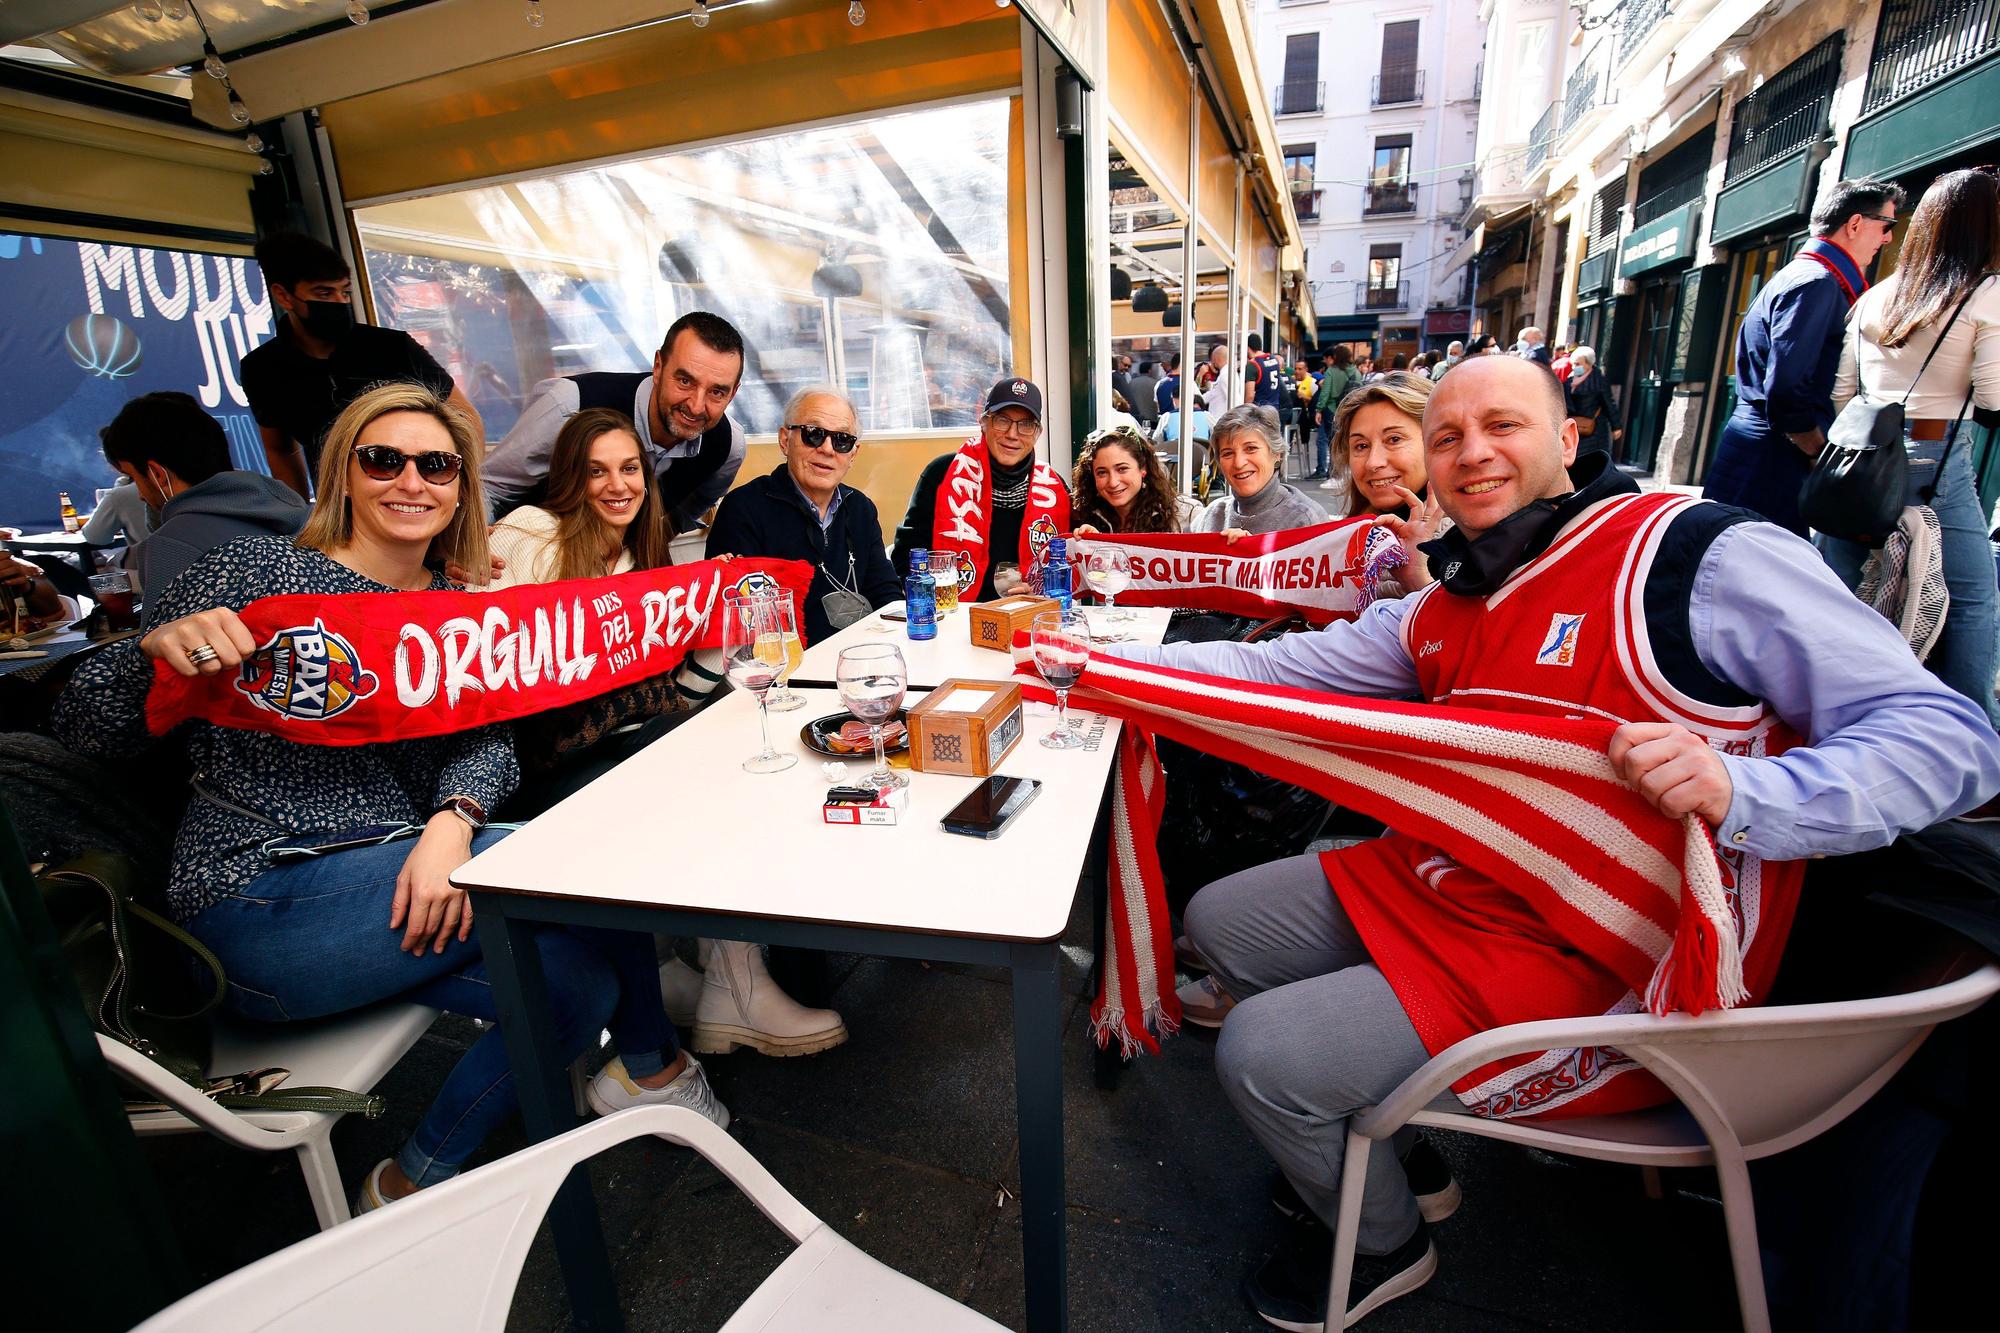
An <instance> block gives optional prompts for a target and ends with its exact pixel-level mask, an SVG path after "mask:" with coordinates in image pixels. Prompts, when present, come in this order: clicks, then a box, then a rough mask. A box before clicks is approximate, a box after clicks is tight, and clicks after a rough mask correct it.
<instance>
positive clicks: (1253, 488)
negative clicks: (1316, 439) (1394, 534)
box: [1192, 403, 1327, 542]
mask: <svg viewBox="0 0 2000 1333" xmlns="http://www.w3.org/2000/svg"><path fill="white" fill-rule="evenodd" d="M1208 449H1209V457H1210V459H1211V460H1212V462H1213V464H1214V467H1215V470H1216V472H1217V473H1218V474H1219V475H1220V476H1221V478H1222V480H1223V483H1224V484H1225V485H1226V486H1227V487H1228V488H1229V489H1228V490H1227V491H1226V492H1225V493H1223V494H1222V495H1220V496H1217V497H1216V498H1215V499H1214V500H1211V501H1210V502H1209V505H1208V508H1206V509H1204V510H1202V511H1201V514H1200V515H1199V516H1198V517H1197V518H1196V519H1195V522H1194V527H1193V529H1192V531H1195V532H1220V533H1222V534H1223V535H1225V536H1227V537H1228V538H1229V540H1230V541H1232V542H1233V541H1235V540H1236V539H1237V538H1238V537H1247V536H1249V535H1251V534H1252V533H1264V532H1283V531H1285V530H1286V529H1288V528H1307V527H1311V526H1313V525H1314V524H1316V523H1324V522H1326V518H1327V515H1326V511H1325V510H1324V509H1321V508H1320V507H1319V505H1318V504H1317V503H1315V502H1314V501H1313V500H1312V499H1310V498H1309V497H1308V496H1307V495H1306V493H1305V492H1304V491H1301V490H1299V489H1298V488H1297V487H1296V486H1288V485H1286V484H1285V482H1284V480H1283V479H1282V478H1281V477H1280V476H1279V475H1278V470H1279V469H1280V468H1281V467H1283V466H1284V462H1285V436H1284V431H1283V428H1282V427H1281V426H1280V425H1279V422H1278V414H1277V413H1276V412H1275V411H1273V410H1272V409H1271V408H1268V407H1258V406H1256V405H1254V404H1251V403H1245V404H1244V405H1242V406H1241V407H1232V408H1230V409H1229V410H1228V411H1227V412H1224V413H1223V414H1222V415H1221V416H1220V417H1218V418H1217V419H1216V422H1215V425H1214V427H1213V428H1211V430H1210V431H1209V438H1208Z"/></svg>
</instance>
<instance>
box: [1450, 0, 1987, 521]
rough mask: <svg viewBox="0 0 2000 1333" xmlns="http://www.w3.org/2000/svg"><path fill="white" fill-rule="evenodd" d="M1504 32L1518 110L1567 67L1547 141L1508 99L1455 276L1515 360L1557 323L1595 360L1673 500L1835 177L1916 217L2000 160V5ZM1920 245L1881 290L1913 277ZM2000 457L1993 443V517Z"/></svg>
mask: <svg viewBox="0 0 2000 1333" xmlns="http://www.w3.org/2000/svg"><path fill="white" fill-rule="evenodd" d="M1484 13H1485V18H1486V21H1487V31H1486V43H1487V49H1488V63H1489V67H1490V68H1493V69H1495V70H1496V71H1497V70H1498V68H1499V64H1500V60H1501V58H1502V57H1500V56H1496V55H1495V54H1494V53H1495V52H1502V53H1509V57H1508V58H1511V59H1513V60H1514V61H1515V65H1514V66H1513V67H1512V73H1511V74H1510V75H1509V77H1510V80H1511V82H1510V84H1509V86H1510V88H1511V89H1512V95H1514V96H1516V97H1526V96H1528V95H1529V94H1528V93H1527V92H1524V91H1522V89H1523V88H1530V89H1532V88H1533V87H1535V86H1537V85H1535V84H1534V81H1533V78H1532V77H1526V76H1532V74H1533V73H1534V71H1533V70H1532V69H1528V68H1524V63H1531V62H1532V59H1533V58H1534V57H1535V56H1538V55H1539V54H1540V53H1541V52H1543V51H1544V50H1549V51H1551V52H1552V54H1553V57H1554V58H1553V60H1551V61H1550V62H1549V64H1548V65H1547V66H1546V68H1545V70H1544V73H1545V75H1547V76H1549V77H1547V78H1546V81H1545V82H1544V83H1543V84H1541V85H1539V86H1541V87H1544V88H1546V90H1547V91H1546V101H1545V103H1544V104H1543V105H1542V107H1541V110H1540V111H1539V113H1538V115H1537V117H1536V119H1535V121H1534V122H1533V124H1532V125H1531V127H1530V128H1529V130H1528V132H1527V135H1526V138H1525V139H1524V140H1523V139H1516V138H1514V137H1513V136H1514V135H1516V134H1518V133H1519V122H1520V120H1522V119H1523V118H1524V115H1525V113H1524V112H1518V113H1517V114H1514V115H1502V114H1500V113H1499V110H1498V108H1497V107H1496V106H1495V105H1494V103H1493V100H1492V99H1489V101H1488V106H1487V108H1486V111H1485V114H1483V115H1482V119H1481V124H1480V130H1481V135H1480V143H1479V158H1480V161H1481V163H1482V170H1481V174H1480V177H1479V183H1478V185H1477V188H1476V189H1475V194H1474V200H1473V208H1472V211H1471V212H1470V213H1469V214H1468V216H1467V218H1466V221H1467V223H1468V228H1469V230H1468V234H1467V236H1466V239H1465V240H1464V242H1462V243H1461V246H1460V248H1459V250H1458V252H1456V253H1455V254H1454V255H1453V256H1452V257H1451V259H1450V260H1448V261H1447V265H1448V266H1449V267H1451V268H1452V269H1453V270H1454V271H1457V270H1459V269H1470V268H1472V267H1473V266H1475V265H1481V266H1482V267H1483V269H1484V271H1482V272H1481V273H1480V274H1479V275H1478V277H1477V278H1476V279H1475V283H1476V286H1475V292H1476V306H1477V309H1476V312H1475V316H1474V318H1475V320H1476V321H1478V322H1479V324H1480V325H1481V326H1482V327H1483V328H1484V330H1485V331H1488V332H1493V333H1496V334H1497V335H1498V336H1500V337H1501V339H1502V340H1503V341H1505V340H1507V339H1509V338H1511V337H1512V336H1513V334H1514V332H1515V330H1516V329H1517V328H1518V326H1519V325H1520V324H1522V323H1538V324H1541V325H1542V326H1543V327H1545V328H1547V329H1548V330H1549V331H1550V337H1551V339H1553V340H1556V341H1566V342H1571V343H1584V344H1589V345H1591V346H1594V347H1596V348H1597V349H1598V352H1599V356H1600V363H1601V364H1602V366H1603V367H1604V369H1605V371H1606V373H1607V374H1608V375H1609V377H1610V379H1611V382H1612V385H1613V388H1614V391H1615V394H1616V397H1617V399H1618V414H1617V415H1618V427H1619V432H1620V434H1619V436H1618V438H1617V440H1616V441H1615V444H1614V449H1613V452H1614V456H1615V457H1616V459H1617V461H1618V462H1619V463H1620V464H1621V465H1623V466H1626V467H1628V468H1631V469H1634V470H1637V471H1642V472H1647V473H1651V474H1653V475H1654V476H1655V477H1657V478H1658V479H1660V480H1661V481H1664V482H1670V483H1677V484H1693V485H1699V484H1700V483H1701V482H1702V481H1703V479H1704V478H1705V476H1706V473H1707V469H1708V463H1709V459H1710V458H1711V456H1712V454H1713V451H1714V444H1715V441H1716V438H1717V436H1718V435H1719V433H1720V431H1721V429H1722V424H1723V422H1724V421H1725V420H1726V419H1727V418H1728V415H1729V413H1730V411H1731V410H1732V409H1733V407H1734V405H1735V380H1734V369H1735V366H1734V360H1735V357H1734V344H1735V339H1736V332H1737V330H1738V328H1739V327H1740V325H1741V323H1742V320H1743V316H1744V314H1745V312H1746V311H1747V310H1748V309H1749V307H1750V305H1751V303H1752V302H1753V301H1754V300H1755V299H1756V296H1757V293H1758V291H1759V290H1761V288H1762V286H1763V284H1764V282H1765V281H1766V280H1767V279H1768V278H1769V277H1770V275H1771V274H1772V273H1773V272H1774V271H1776V269H1777V268H1778V267H1780V266H1781V265H1783V264H1784V263H1786V262H1787V261H1788V260H1789V259H1790V258H1791V257H1792V255H1793V254H1795V253H1796V252H1797V250H1798V247H1799V245H1800V244H1802V243H1803V241H1804V240H1805V238H1806V235H1807V234H1808V225H1809V222H1808V220H1809V218H1810V216H1811V213H1812V209H1813V206H1814V204H1815V202H1816V201H1817V200H1819V199H1821V198H1823V197H1824V196H1825V194H1826V193H1827V192H1828V191H1829V190H1831V188H1832V187H1833V185H1834V183H1835V182H1836V181H1838V180H1840V179H1841V178H1842V177H1856V176H1864V175H1872V176H1877V177H1882V178H1886V179H1893V180H1896V181H1898V182H1899V183H1901V184H1902V185H1903V186H1904V187H1905V188H1906V189H1907V190H1908V191H1909V192H1910V196H1911V200H1912V203H1914V201H1915V199H1916V198H1917V197H1918V196H1919V195H1921V194H1922V192H1923V190H1924V188H1925V187H1926V186H1928V185H1929V183H1930V182H1931V181H1932V180H1933V179H1935V178H1936V176H1937V175H1938V174H1940V173H1941V172H1944V171H1948V170H1952V169H1956V168H1960V167H1965V166H1972V165H1979V164H1984V163H1991V162H1993V161H1995V160H1996V159H1995V153H1996V152H2000V0H1810V2H1809V3H1798V2H1797V0H1793V2H1791V3H1786V2H1785V0H1616V2H1615V3H1614V2H1613V0H1593V3H1591V4H1590V5H1589V6H1588V7H1587V8H1581V9H1565V8H1559V7H1558V6H1557V5H1556V4H1555V3H1554V0H1488V3H1487V6H1486V9H1485V11H1484ZM1551 24H1552V25H1553V30H1552V34H1551V35H1552V37H1553V44H1552V45H1551V44H1550V43H1549V42H1548V41H1546V40H1545V38H1544V37H1543V35H1542V34H1543V30H1544V27H1545V26H1546V25H1551ZM1496 86H1497V85H1496ZM1517 154H1518V160H1519V161H1520V163H1521V170H1520V173H1519V175H1518V177H1517V176H1516V175H1515V174H1514V173H1513V170H1512V166H1511V163H1512V162H1513V161H1515V160H1516V155H1517ZM1906 211H1907V210H1906ZM1900 239H1901V229H1900V228H1899V230H1898V236H1897V242H1896V243H1892V244H1891V245H1890V246H1889V247H1888V248H1887V249H1885V250H1884V251H1883V253H1882V255H1881V257H1880V258H1879V259H1878V260H1877V261H1876V266H1875V271H1874V274H1873V276H1875V277H1877V278H1879V277H1880V276H1882V275H1884V274H1887V273H1889V272H1891V271H1893V270H1894V267H1895V261H1896V254H1897V249H1898V243H1899V242H1900ZM1517 256H1518V259H1517ZM1517 262H1518V265H1519V267H1518V268H1517V267H1515V266H1514V265H1515V264H1516V263H1517ZM1503 274H1504V275H1505V276H1504V277H1502V276H1501V275H1503ZM1994 453H1995V450H1994V449H1993V448H1992V447H1991V442H1990V441H1984V440H1982V441H1981V442H1980V455H1979V457H1980V462H1981V466H1982V479H1983V485H1982V490H1984V491H1986V492H1987V498H1988V500H1989V502H1990V501H1991V500H1992V499H1993V498H1994V496H1993V489H1994V482H1995V481H1996V480H2000V466H1996V464H1995V460H1994V457H1993V455H1994Z"/></svg>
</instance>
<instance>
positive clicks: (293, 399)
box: [242, 232, 484, 495]
mask: <svg viewBox="0 0 2000 1333" xmlns="http://www.w3.org/2000/svg"><path fill="white" fill-rule="evenodd" d="M257 266H258V268H260V269H262V270H263V273H264V283H265V285H266V286H267V287H268V288H269V289H270V292H271V305H272V308H273V309H272V313H273V315H274V316H275V315H280V314H282V315H283V316H284V318H282V319H280V320H278V321H277V324H278V334H277V336H276V337H275V338H273V339H271V341H269V342H267V343H265V344H264V345H263V346H261V347H258V348H256V349H254V350H253V351H251V352H249V353H247V354H246V355H245V356H244V358H243V369H242V380H243V393H244V396H245V397H247V398H248V399H249V400H250V411H251V413H252V414H253V415H254V416H255V417H256V418H257V427H258V429H259V430H260V431H262V432H263V436H264V457H265V458H266V459H267V460H268V461H269V463H270V466H271V475H272V476H274V477H276V478H277V479H278V480H279V481H282V482H284V483H285V484H286V485H287V486H290V487H291V488H292V489H293V490H295V491H297V492H298V493H299V494H300V495H310V494H311V493H312V482H313V478H314V474H315V473H317V472H318V470H319V445H320V441H321V440H322V439H323V438H324V437H325V435H326V431H327V427H329V426H331V425H332V424H333V419H334V418H335V417H337V416H339V415H340V412H341V409H342V408H344V407H346V406H347V405H348V404H349V403H350V402H352V401H354V399H355V398H357V397H359V396H360V395H361V394H362V393H363V392H364V391H366V390H368V389H370V388H373V387H374V386H375V385H377V384H380V383H382V382H384V381H392V380H408V381H410V382H411V383H414V384H422V385H424V386H425V387H426V388H428V389H430V390H431V391H432V392H433V393H436V394H437V395H438V396H439V397H440V398H445V397H449V398H450V399H451V402H452V405H453V406H454V407H457V408H458V409H460V410H461V411H463V412H465V413H466V414H467V415H468V416H470V417H471V418H472V422H473V425H474V426H475V427H478V426H479V424H480V422H479V412H478V410H477V409H476V408H474V407H473V406H472V404H471V403H470V402H469V401H467V399H466V397H465V394H464V392H463V391H461V390H460V389H459V388H458V386H457V385H456V384H454V383H453V382H452V378H451V376H450V375H449V374H448V373H447V372H446V371H445V369H444V367H443V366H440V365H439V364H438V363H437V362H436V361H435V360H434V359H432V357H431V354H430V353H429V352H426V351H425V350H424V349H423V347H422V345H421V344H419V343H418V342H417V340H416V339H415V338H412V337H411V336H410V335H409V334H407V333H404V332H403V331H402V330H400V329H385V328H381V327H379V326H377V325H374V324H359V323H356V322H355V309H354V279H353V275H352V274H351V273H350V272H349V271H348V268H347V261H346V260H344V259H342V258H341V257H340V255H339V254H338V253H336V252H335V251H334V250H333V248H332V247H331V246H328V245H326V244H324V243H322V242H320V241H317V240H315V239H313V238H312V237H310V236H301V235H299V234H297V233H295V232H281V233H278V234H277V235H274V236H266V237H265V238H264V239H263V240H261V241H259V242H257ZM480 433H481V434H483V433H484V431H483V428H481V431H480Z"/></svg>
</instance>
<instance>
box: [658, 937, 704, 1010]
mask: <svg viewBox="0 0 2000 1333" xmlns="http://www.w3.org/2000/svg"><path fill="white" fill-rule="evenodd" d="M660 1003H661V1004H664V1005H665V1006H666V1007H667V1017H668V1018H671V1019H672V1020H673V1021H674V1026H675V1027H681V1028H685V1027H693V1026H694V1011H695V1007H696V1006H697V1005H699V1004H700V1003H701V973H699V972H697V971H695V970H694V969H693V968H691V967H689V966H688V965H687V964H686V963H683V962H682V961H681V960H680V955H678V954H676V955H674V956H673V957H672V958H669V959H668V960H667V961H666V962H664V963H661V964H660Z"/></svg>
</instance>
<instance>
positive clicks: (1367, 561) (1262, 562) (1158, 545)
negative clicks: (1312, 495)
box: [1069, 514, 1408, 625]
mask: <svg viewBox="0 0 2000 1333" xmlns="http://www.w3.org/2000/svg"><path fill="white" fill-rule="evenodd" d="M1096 551H1113V552H1116V553H1117V554H1118V555H1119V556H1121V557H1122V558H1123V559H1124V561H1125V565H1126V571H1127V573H1128V574H1129V575H1130V576H1131V579H1132V582H1131V583H1130V584H1129V585H1128V586H1127V587H1126V588H1125V590H1124V591H1123V592H1120V593H1119V594H1118V602H1119V604H1120V605H1123V606H1171V607H1192V608H1194V609H1196V610H1200V611H1216V612H1220V613H1222V614H1224V615H1232V616H1253V617H1258V618H1267V617H1271V616H1282V615H1290V614H1292V613H1294V612H1296V613H1297V614H1298V615H1300V616H1302V617H1303V618H1304V619H1305V620H1306V621H1307V622H1308V623H1310V624H1313V625H1325V624H1328V623H1330V622H1332V621H1335V620H1347V619H1351V618H1352V617H1354V616H1355V615H1358V614H1359V613H1360V612H1361V609H1362V608H1363V607H1365V606H1367V605H1368V604H1369V603H1370V602H1372V601H1374V600H1375V587H1376V584H1377V583H1378V582H1379V581H1380V580H1381V578H1382V576H1383V575H1384V574H1386V573H1388V572H1389V571H1390V570H1392V569H1400V568H1402V566H1403V564H1404V563H1405V561H1406V560H1407V559H1408V557H1407V556H1406V554H1405V553H1404V551H1403V544H1402V543H1401V542H1400V541H1398V540H1397V539H1396V537H1395V536H1394V535H1393V534H1392V533H1390V532H1389V531H1388V529H1386V528H1382V527H1378V526H1377V525H1376V522H1375V517H1374V515H1372V514H1371V515H1367V516H1365V517H1361V518H1344V519H1340V520H1337V521H1335V522H1332V523H1321V524H1318V525H1316V526H1314V527H1310V528H1292V529H1290V530H1288V531H1285V532H1266V533H1262V534H1260V535H1257V536H1251V537H1239V538H1237V539H1236V541H1235V542H1233V543H1232V542H1230V541H1228V540H1227V539H1225V538H1224V537H1223V536H1222V534H1221V533H1219V532H1166V533H1149V534H1145V535H1117V536H1110V535H1107V536H1090V537H1073V538H1071V539H1070V544H1069V552H1070V559H1071V560H1072V561H1073V562H1076V563H1077V565H1078V567H1079V568H1081V567H1082V561H1083V560H1084V558H1085V557H1086V556H1088V555H1090V554H1091V553H1093V552H1096ZM1075 586H1077V587H1078V588H1081V587H1083V586H1085V585H1084V583H1083V582H1082V581H1081V580H1079V581H1078V582H1077V583H1076V585H1075Z"/></svg>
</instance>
